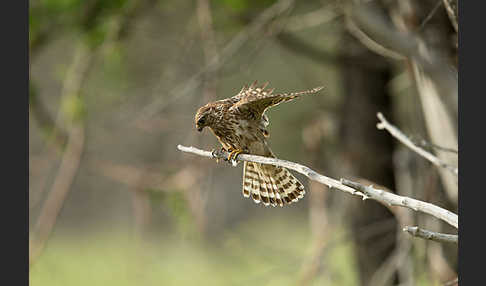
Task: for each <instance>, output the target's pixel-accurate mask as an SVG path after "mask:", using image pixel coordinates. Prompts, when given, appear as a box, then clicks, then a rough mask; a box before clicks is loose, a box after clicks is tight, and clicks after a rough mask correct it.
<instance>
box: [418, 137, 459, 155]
mask: <svg viewBox="0 0 486 286" xmlns="http://www.w3.org/2000/svg"><path fill="white" fill-rule="evenodd" d="M410 140H412V142H413V143H414V144H415V145H419V146H422V147H425V148H430V149H437V150H440V151H444V152H449V153H454V154H458V153H459V152H458V151H457V149H454V148H447V147H443V146H439V145H436V144H434V143H430V142H428V141H427V140H424V139H414V138H413V137H412V136H410Z"/></svg>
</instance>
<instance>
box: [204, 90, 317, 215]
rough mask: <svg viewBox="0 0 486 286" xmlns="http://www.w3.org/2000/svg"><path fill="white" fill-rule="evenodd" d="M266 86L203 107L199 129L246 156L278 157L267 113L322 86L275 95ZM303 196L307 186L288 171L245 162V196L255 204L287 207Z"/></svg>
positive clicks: (230, 149) (243, 91) (228, 149)
mask: <svg viewBox="0 0 486 286" xmlns="http://www.w3.org/2000/svg"><path fill="white" fill-rule="evenodd" d="M267 84H268V83H265V84H264V85H262V86H260V87H257V82H256V81H255V82H254V83H253V84H252V85H250V86H245V87H243V88H242V89H241V91H240V92H239V93H238V94H237V95H235V96H233V97H230V98H227V99H223V100H218V101H214V102H210V103H208V104H206V105H204V106H202V107H201V108H199V110H198V111H197V113H196V116H195V122H196V128H197V130H198V131H202V129H203V128H204V127H206V126H207V127H209V129H210V130H211V131H212V132H213V133H214V135H215V136H216V137H217V138H218V140H219V142H220V143H221V145H222V146H223V148H224V149H225V150H227V151H233V150H242V151H243V152H244V153H247V154H254V155H261V156H266V157H275V155H274V154H273V152H272V150H270V148H269V147H268V145H267V141H266V137H268V136H269V133H268V130H267V129H266V127H267V126H268V123H269V122H268V117H267V116H266V115H265V110H266V109H267V108H269V107H272V106H275V105H278V104H279V103H281V102H284V101H289V100H293V99H295V98H297V97H298V96H300V95H303V94H312V93H316V92H318V91H319V90H321V89H322V87H316V88H313V89H310V90H306V91H301V92H294V93H280V94H273V93H272V92H273V89H267V90H266V89H265V88H266V86H267ZM304 194H305V190H304V186H303V185H302V184H301V183H300V182H299V181H298V180H297V179H296V178H295V177H294V176H293V175H292V174H291V173H290V172H289V171H288V170H287V169H285V168H282V167H276V166H273V165H264V164H259V163H253V162H245V163H244V166H243V196H245V197H251V198H252V199H253V201H255V202H256V203H260V202H262V203H263V204H264V205H265V206H268V205H272V206H277V205H278V206H284V205H287V204H291V203H292V202H296V201H298V200H299V199H300V198H303V197H304Z"/></svg>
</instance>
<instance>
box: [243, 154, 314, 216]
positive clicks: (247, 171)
mask: <svg viewBox="0 0 486 286" xmlns="http://www.w3.org/2000/svg"><path fill="white" fill-rule="evenodd" d="M304 194H305V190H304V186H303V185H302V184H301V183H300V182H299V180H297V179H296V178H295V177H294V175H292V173H290V172H289V171H288V170H287V169H285V168H282V167H276V166H273V165H264V164H260V163H253V162H246V161H245V163H244V166H243V196H244V197H245V198H249V197H251V198H252V199H253V201H254V202H255V203H257V204H258V203H260V202H262V203H263V204H264V205H265V206H269V205H272V206H274V207H276V206H277V205H278V206H281V207H283V206H284V205H289V204H291V203H293V202H297V201H298V200H299V199H301V198H303V197H304Z"/></svg>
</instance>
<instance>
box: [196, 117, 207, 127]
mask: <svg viewBox="0 0 486 286" xmlns="http://www.w3.org/2000/svg"><path fill="white" fill-rule="evenodd" d="M204 122H206V118H205V117H201V118H200V119H199V120H198V121H197V125H204Z"/></svg>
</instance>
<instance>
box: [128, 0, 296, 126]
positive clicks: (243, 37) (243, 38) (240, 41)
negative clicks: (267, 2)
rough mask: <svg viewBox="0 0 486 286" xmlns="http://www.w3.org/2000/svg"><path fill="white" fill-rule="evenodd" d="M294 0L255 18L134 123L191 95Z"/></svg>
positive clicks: (151, 103) (152, 104) (269, 9)
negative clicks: (215, 54)
mask: <svg viewBox="0 0 486 286" xmlns="http://www.w3.org/2000/svg"><path fill="white" fill-rule="evenodd" d="M293 4H294V0H280V1H277V2H276V3H275V4H273V5H272V6H270V7H269V8H267V9H266V10H265V11H263V12H262V13H261V14H260V15H259V16H258V17H256V18H255V20H253V21H252V22H251V23H250V24H249V25H248V26H247V28H245V29H243V30H242V31H241V32H239V33H238V34H237V35H236V36H235V37H233V38H232V39H231V41H230V42H229V43H228V44H227V45H225V46H224V47H223V48H222V49H221V51H220V52H219V54H218V55H217V56H216V57H213V58H212V59H211V60H210V61H209V62H208V63H207V64H206V65H205V66H204V67H202V68H201V69H200V70H199V71H197V72H196V73H194V74H193V75H192V76H191V77H190V78H188V79H187V80H184V81H182V82H181V83H179V84H177V85H176V86H175V87H174V88H173V89H171V90H170V91H168V92H167V95H166V96H159V97H157V99H156V100H154V101H152V102H150V104H148V105H147V106H146V107H144V108H143V109H142V111H141V112H140V113H138V114H137V115H136V118H135V120H134V121H139V120H144V119H147V118H150V117H152V116H154V115H155V114H157V113H158V112H160V111H161V110H162V109H164V108H165V107H167V106H168V105H169V104H170V103H172V102H174V101H175V100H176V99H178V98H180V97H182V96H186V95H189V94H192V92H193V91H194V90H195V89H196V88H197V87H198V86H199V85H200V84H201V80H202V79H203V78H204V75H205V74H207V73H214V72H215V71H217V70H219V69H220V68H221V67H223V65H224V64H226V62H227V61H228V60H231V59H232V58H233V57H234V55H235V54H236V53H237V52H238V51H239V50H240V49H241V48H242V47H243V46H244V45H245V44H246V43H248V41H249V39H250V38H252V37H255V35H263V34H264V33H263V31H264V28H265V27H266V26H267V24H268V23H269V22H271V21H272V20H274V19H275V18H276V17H278V16H280V15H281V14H283V13H284V12H286V11H288V10H289V9H291V8H292V6H293Z"/></svg>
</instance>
